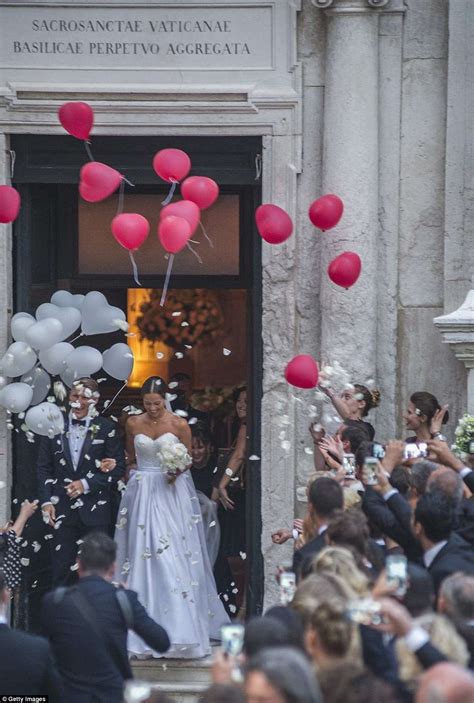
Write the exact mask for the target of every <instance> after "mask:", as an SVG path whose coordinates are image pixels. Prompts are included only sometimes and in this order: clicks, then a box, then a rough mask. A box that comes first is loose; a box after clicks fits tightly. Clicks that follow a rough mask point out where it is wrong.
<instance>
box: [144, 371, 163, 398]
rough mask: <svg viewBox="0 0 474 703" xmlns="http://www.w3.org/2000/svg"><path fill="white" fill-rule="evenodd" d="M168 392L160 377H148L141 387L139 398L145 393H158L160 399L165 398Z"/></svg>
mask: <svg viewBox="0 0 474 703" xmlns="http://www.w3.org/2000/svg"><path fill="white" fill-rule="evenodd" d="M168 392H169V391H168V384H167V383H166V381H164V380H163V379H162V378H161V376H150V378H147V380H146V381H145V383H144V384H143V386H142V390H141V396H142V398H143V396H145V395H146V394H147V393H158V395H161V397H162V398H166V394H167V393H168Z"/></svg>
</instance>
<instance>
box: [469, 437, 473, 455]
mask: <svg viewBox="0 0 474 703" xmlns="http://www.w3.org/2000/svg"><path fill="white" fill-rule="evenodd" d="M469 454H474V439H471V441H470V442H469Z"/></svg>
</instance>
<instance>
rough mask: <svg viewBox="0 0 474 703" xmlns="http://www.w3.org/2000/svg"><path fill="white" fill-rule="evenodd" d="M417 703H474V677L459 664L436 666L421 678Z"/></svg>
mask: <svg viewBox="0 0 474 703" xmlns="http://www.w3.org/2000/svg"><path fill="white" fill-rule="evenodd" d="M415 701H416V703H472V701H474V676H472V675H471V674H470V673H469V671H467V669H463V668H462V667H460V666H457V664H451V663H450V662H442V663H441V664H436V666H432V667H431V668H430V669H428V670H427V671H425V673H424V674H423V675H422V676H421V678H420V685H419V687H418V690H417V692H416V699H415Z"/></svg>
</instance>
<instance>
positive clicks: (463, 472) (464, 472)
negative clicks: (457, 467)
mask: <svg viewBox="0 0 474 703" xmlns="http://www.w3.org/2000/svg"><path fill="white" fill-rule="evenodd" d="M471 472H472V469H470V468H469V466H465V467H464V468H463V469H461V471H460V472H459V475H460V477H461V478H466V476H469V474H470V473H471Z"/></svg>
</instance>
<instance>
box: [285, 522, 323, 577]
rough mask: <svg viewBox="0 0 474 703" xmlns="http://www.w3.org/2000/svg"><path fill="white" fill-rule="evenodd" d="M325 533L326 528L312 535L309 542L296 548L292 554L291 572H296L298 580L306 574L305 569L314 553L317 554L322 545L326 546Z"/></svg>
mask: <svg viewBox="0 0 474 703" xmlns="http://www.w3.org/2000/svg"><path fill="white" fill-rule="evenodd" d="M325 534H326V530H324V532H322V533H321V534H320V535H317V536H316V537H314V538H313V539H312V540H311V541H310V542H307V543H306V544H305V545H303V546H302V547H301V549H298V550H297V551H296V552H295V553H294V554H293V572H294V573H295V574H296V578H297V579H298V580H299V579H301V578H304V577H305V576H306V573H305V571H306V569H307V568H308V566H309V564H310V563H311V560H312V558H313V557H315V556H316V554H319V552H320V551H321V550H322V549H324V547H327V542H326V537H325ZM303 567H305V568H303Z"/></svg>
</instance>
